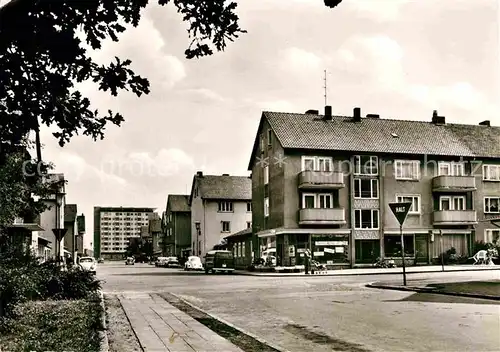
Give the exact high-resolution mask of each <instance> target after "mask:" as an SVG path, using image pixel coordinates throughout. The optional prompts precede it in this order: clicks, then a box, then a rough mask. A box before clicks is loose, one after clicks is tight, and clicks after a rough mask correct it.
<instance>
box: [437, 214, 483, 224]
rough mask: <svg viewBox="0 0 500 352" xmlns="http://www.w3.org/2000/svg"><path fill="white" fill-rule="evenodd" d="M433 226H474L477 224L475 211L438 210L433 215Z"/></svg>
mask: <svg viewBox="0 0 500 352" xmlns="http://www.w3.org/2000/svg"><path fill="white" fill-rule="evenodd" d="M433 214H434V215H433V216H434V220H433V224H434V225H474V224H477V213H476V211H475V210H438V211H435V212H434V213H433Z"/></svg>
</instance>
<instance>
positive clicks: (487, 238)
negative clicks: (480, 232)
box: [484, 229, 500, 243]
mask: <svg viewBox="0 0 500 352" xmlns="http://www.w3.org/2000/svg"><path fill="white" fill-rule="evenodd" d="M495 232H497V233H498V237H499V239H497V241H500V229H484V242H485V243H493V234H494V233H495Z"/></svg>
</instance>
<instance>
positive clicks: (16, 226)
mask: <svg viewBox="0 0 500 352" xmlns="http://www.w3.org/2000/svg"><path fill="white" fill-rule="evenodd" d="M9 228H10V229H21V230H27V231H31V232H33V231H43V230H44V229H43V227H41V226H40V225H38V224H34V223H33V224H12V225H10V226H9Z"/></svg>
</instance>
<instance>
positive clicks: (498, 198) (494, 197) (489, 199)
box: [483, 196, 500, 214]
mask: <svg viewBox="0 0 500 352" xmlns="http://www.w3.org/2000/svg"><path fill="white" fill-rule="evenodd" d="M491 199H497V201H498V204H499V206H498V211H491V209H490V211H486V203H490V201H491ZM487 200H488V201H487ZM483 204H484V205H483V206H484V213H485V214H498V213H500V197H499V196H489V197H484V200H483ZM488 205H489V204H488ZM488 208H491V205H489V206H488Z"/></svg>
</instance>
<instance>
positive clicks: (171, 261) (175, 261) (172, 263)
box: [167, 257, 181, 268]
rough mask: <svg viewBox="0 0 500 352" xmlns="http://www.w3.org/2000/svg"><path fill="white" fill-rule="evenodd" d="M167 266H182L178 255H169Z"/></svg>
mask: <svg viewBox="0 0 500 352" xmlns="http://www.w3.org/2000/svg"><path fill="white" fill-rule="evenodd" d="M167 268H181V265H180V264H179V260H178V259H177V257H168V259H167Z"/></svg>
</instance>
